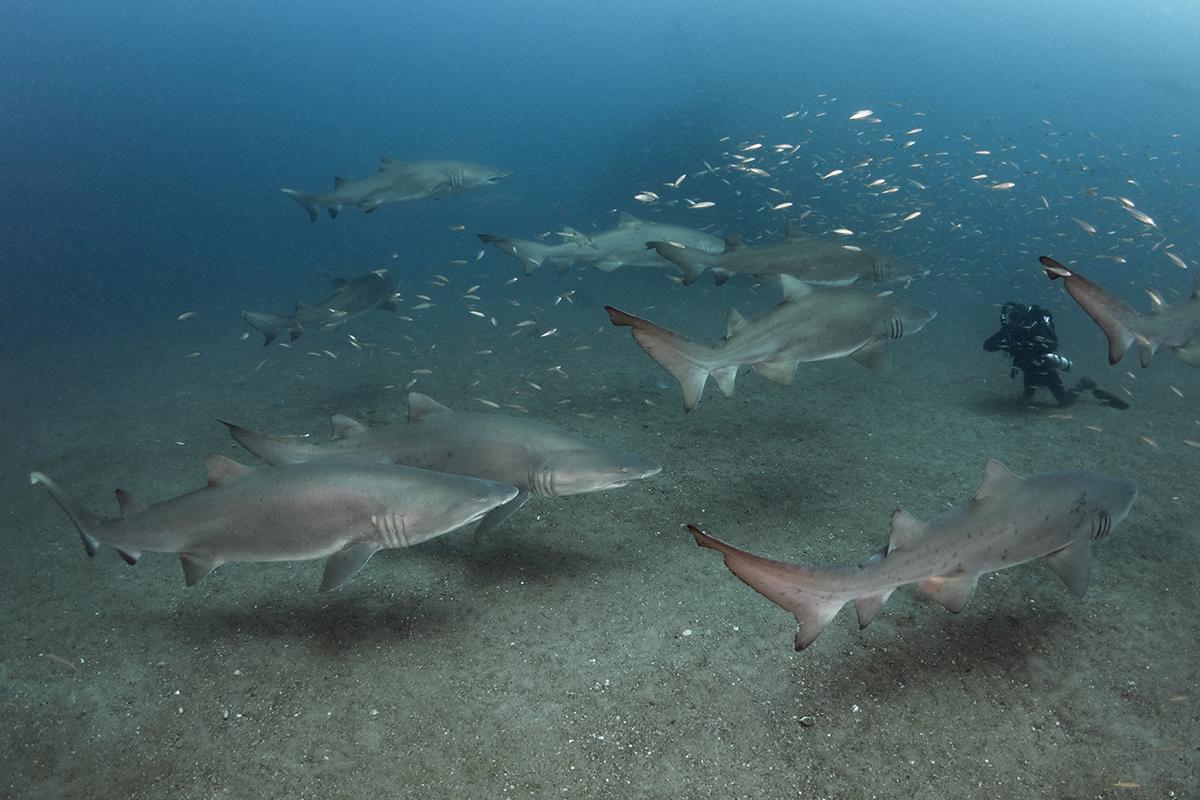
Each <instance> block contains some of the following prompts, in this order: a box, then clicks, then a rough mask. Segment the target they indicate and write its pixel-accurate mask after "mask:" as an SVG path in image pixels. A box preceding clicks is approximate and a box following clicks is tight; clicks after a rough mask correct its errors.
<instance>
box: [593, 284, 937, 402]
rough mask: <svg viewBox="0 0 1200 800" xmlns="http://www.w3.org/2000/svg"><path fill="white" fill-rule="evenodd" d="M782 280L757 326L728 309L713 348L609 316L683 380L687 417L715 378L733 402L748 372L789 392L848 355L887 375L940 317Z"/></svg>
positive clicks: (891, 301) (881, 295)
mask: <svg viewBox="0 0 1200 800" xmlns="http://www.w3.org/2000/svg"><path fill="white" fill-rule="evenodd" d="M779 279H780V284H781V286H782V288H783V300H782V301H781V302H780V303H779V304H778V305H777V306H775V307H774V308H772V309H770V310H769V311H767V312H765V313H764V314H761V315H759V316H757V317H755V318H754V319H751V320H747V319H745V318H744V317H743V316H742V315H741V314H739V313H738V312H737V311H736V310H734V309H732V308H731V309H729V311H728V313H727V314H726V330H727V333H726V335H725V338H724V339H723V340H722V341H721V342H720V344H718V345H715V346H712V347H710V346H708V345H702V344H699V343H697V342H693V341H691V340H690V339H688V338H686V337H684V336H681V335H679V334H677V333H675V332H674V331H670V330H667V329H666V328H663V327H662V326H660V325H656V324H655V323H653V322H650V321H649V320H645V319H641V318H640V317H635V316H633V315H632V314H627V313H625V312H624V311H621V310H619V309H616V308H613V307H612V306H605V310H606V311H608V316H609V319H610V320H611V321H612V324H613V325H618V326H628V327H630V328H632V329H633V338H634V340H636V341H637V343H638V345H640V346H641V348H642V349H643V350H645V351H646V353H647V354H648V355H649V356H650V357H651V358H653V359H654V360H655V361H657V362H658V364H659V366H661V367H662V368H663V369H665V370H666V371H667V372H668V373H670V375H671V376H672V377H674V378H675V380H677V381H679V385H680V387H681V388H682V389H683V408H684V410H685V411H690V410H692V409H693V408H695V406H696V404H697V403H699V402H700V396H701V395H702V394H703V393H704V387H705V385H706V384H707V383H708V377H709V375H711V376H712V377H713V380H715V381H716V382H717V386H718V388H720V390H721V391H722V393H724V394H725V396H727V397H728V396H731V395H732V394H733V389H734V382H735V381H736V379H737V373H738V369H739V368H741V367H743V366H748V367H753V368H754V370H755V371H757V372H758V373H759V374H761V375H762V376H763V377H764V378H766V379H767V380H770V381H774V382H775V383H781V384H784V385H787V384H790V383H791V382H792V380H793V378H795V375H796V368H797V366H798V365H799V364H800V362H810V361H824V360H826V359H831V358H842V357H844V356H849V357H851V358H853V359H854V360H855V361H857V362H859V363H860V364H862V365H863V366H866V367H869V368H871V369H884V368H885V367H887V366H888V365H889V364H890V363H891V351H890V349H889V348H890V343H891V342H892V341H893V340H895V339H899V338H901V337H902V336H911V335H912V334H914V333H916V332H918V331H920V330H921V329H922V328H924V327H925V326H926V325H927V324H929V322H930V321H931V320H932V319H933V318H934V317H935V316H937V312H935V311H930V310H928V309H924V308H921V307H919V306H917V305H914V304H912V303H910V302H908V301H906V300H903V299H901V298H899V297H897V296H896V295H895V294H894V293H892V292H890V291H884V292H878V291H872V290H868V289H860V288H856V287H833V286H812V285H810V284H807V283H804V282H803V281H799V280H797V279H795V278H793V277H792V276H790V275H780V276H779Z"/></svg>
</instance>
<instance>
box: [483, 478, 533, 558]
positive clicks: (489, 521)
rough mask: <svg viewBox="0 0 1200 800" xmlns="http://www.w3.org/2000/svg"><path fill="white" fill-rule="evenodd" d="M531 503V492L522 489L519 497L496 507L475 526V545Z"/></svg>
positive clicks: (518, 493) (518, 494)
mask: <svg viewBox="0 0 1200 800" xmlns="http://www.w3.org/2000/svg"><path fill="white" fill-rule="evenodd" d="M528 501H529V492H527V491H525V490H524V489H521V490H520V491H519V492H517V496H516V497H514V498H513V499H512V500H509V501H508V502H507V503H503V504H501V505H498V506H496V507H495V508H493V509H492V510H491V511H489V512H488V513H487V514H485V515H484V516H483V519H482V520H480V522H479V524H478V525H476V526H475V532H474V533H473V534H472V538H474V540H475V543H476V544H479V542H481V541H483V537H484V536H486V535H487V534H489V533H491V532H492V531H494V530H495V529H496V528H498V527H500V523H502V522H504V520H506V519H508V518H509V517H510V516H512V514H513V512H514V511H516V510H517V509H518V508H520V507H521V506H523V505H525V503H527V502H528Z"/></svg>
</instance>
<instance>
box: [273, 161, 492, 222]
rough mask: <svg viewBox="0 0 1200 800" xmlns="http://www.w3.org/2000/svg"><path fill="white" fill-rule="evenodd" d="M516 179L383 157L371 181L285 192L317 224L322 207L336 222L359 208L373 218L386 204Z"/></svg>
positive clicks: (473, 167)
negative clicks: (318, 190) (346, 210)
mask: <svg viewBox="0 0 1200 800" xmlns="http://www.w3.org/2000/svg"><path fill="white" fill-rule="evenodd" d="M509 175H512V173H511V172H509V171H508V170H506V169H497V168H495V167H485V166H484V165H482V164H471V163H469V162H466V161H396V160H395V159H391V158H388V157H387V156H380V157H379V172H377V173H375V174H374V175H372V176H371V177H369V178H363V179H362V180H357V181H348V180H346V179H345V178H334V179H333V191H332V192H326V193H325V194H308V193H306V192H301V191H298V190H296V189H282V190H281V191H282V192H283V193H284V194H286V195H287V196H288V197H291V198H292V199H293V200H295V201H296V202H297V203H299V204H300V205H301V207H302V208H303V209H304V210H305V211H307V212H308V218H309V219H311V220H312V221H313V222H316V221H317V211H319V210H320V209H321V208H322V207H324V208H325V210H326V211H328V212H329V217H330V219H332V218H333V217H336V216H337V215H338V212H339V211H341V210H342V207H343V206H358V207H359V209H360V210H361V211H362V212H363V213H365V214H370V213H371V212H372V211H374V210H375V209H377V208H379V207H380V206H381V205H383V204H384V203H403V202H405V201H407V200H437V199H438V198H440V197H445V196H446V195H449V194H455V193H457V192H465V191H467V190H469V189H478V188H479V187H481V186H492V185H494V184H496V183H499V182H500V181H501V179H503V178H507V177H508V176H509Z"/></svg>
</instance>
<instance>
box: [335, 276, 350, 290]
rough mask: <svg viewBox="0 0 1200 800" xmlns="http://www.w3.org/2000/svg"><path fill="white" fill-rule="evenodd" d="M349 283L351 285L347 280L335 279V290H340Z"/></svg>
mask: <svg viewBox="0 0 1200 800" xmlns="http://www.w3.org/2000/svg"><path fill="white" fill-rule="evenodd" d="M348 283H350V281H348V280H346V279H345V278H334V279H333V288H334V289H340V288H342V287H343V286H345V285H347V284H348Z"/></svg>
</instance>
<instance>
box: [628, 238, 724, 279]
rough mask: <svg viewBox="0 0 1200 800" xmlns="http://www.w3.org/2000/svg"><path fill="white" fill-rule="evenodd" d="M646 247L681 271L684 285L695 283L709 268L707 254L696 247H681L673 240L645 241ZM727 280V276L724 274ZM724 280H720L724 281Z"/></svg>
mask: <svg viewBox="0 0 1200 800" xmlns="http://www.w3.org/2000/svg"><path fill="white" fill-rule="evenodd" d="M646 249H647V250H653V251H654V252H656V253H658V254H659V255H660V256H662V257H663V258H665V259H666V260H667V261H670V262H671V263H672V264H674V265H675V266H677V267H679V269H681V270H682V271H683V283H684V285H687V284H690V283H695V282H696V279H697V278H699V277H700V276H701V275H703V274H704V271H705V270H706V269H708V268H709V266H710V264H709V261H708V259H709V254H708V253H706V252H704V251H703V250H701V249H699V248H697V247H683V246H682V245H678V244H675V243H674V242H646ZM726 280H728V276H726ZM724 282H725V281H721V283H724Z"/></svg>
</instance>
